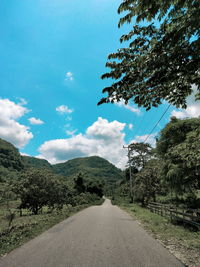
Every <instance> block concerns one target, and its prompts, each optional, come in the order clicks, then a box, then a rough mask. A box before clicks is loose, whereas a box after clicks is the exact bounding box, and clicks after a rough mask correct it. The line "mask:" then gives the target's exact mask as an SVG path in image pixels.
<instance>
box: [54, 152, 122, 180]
mask: <svg viewBox="0 0 200 267" xmlns="http://www.w3.org/2000/svg"><path fill="white" fill-rule="evenodd" d="M52 166H53V170H54V172H55V173H57V174H61V175H64V176H67V177H72V176H74V175H76V174H77V173H79V172H82V173H83V174H85V175H86V176H87V177H88V178H97V179H103V180H106V181H108V180H109V181H113V182H114V181H117V180H120V179H121V178H122V171H121V170H120V169H118V168H117V167H115V166H114V165H113V164H111V163H110V162H109V161H107V160H106V159H103V158H101V157H98V156H92V157H85V158H76V159H72V160H68V161H67V162H64V163H59V164H55V165H52Z"/></svg>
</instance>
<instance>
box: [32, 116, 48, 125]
mask: <svg viewBox="0 0 200 267" xmlns="http://www.w3.org/2000/svg"><path fill="white" fill-rule="evenodd" d="M28 120H29V122H30V124H33V125H41V124H44V122H43V121H42V120H40V119H36V118H34V117H31V118H29V119H28Z"/></svg>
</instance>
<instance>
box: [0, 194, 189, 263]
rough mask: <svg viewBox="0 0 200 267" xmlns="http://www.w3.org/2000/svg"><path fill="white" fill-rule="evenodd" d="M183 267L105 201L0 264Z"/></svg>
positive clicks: (124, 214) (37, 239)
mask: <svg viewBox="0 0 200 267" xmlns="http://www.w3.org/2000/svg"><path fill="white" fill-rule="evenodd" d="M132 266H134V267H183V266H184V265H183V264H182V263H180V262H179V261H178V260H177V259H176V258H175V257H174V256H172V255H171V254H170V253H169V252H168V251H167V250H166V249H165V248H164V247H163V246H162V245H161V244H160V243H159V242H157V241H156V240H155V239H153V238H152V237H151V236H150V235H148V234H147V233H146V232H145V230H144V229H142V228H141V227H140V226H139V224H138V223H137V221H134V219H133V218H132V217H130V216H129V215H128V214H127V213H126V212H124V211H122V210H121V209H119V208H118V207H116V206H113V205H111V203H110V200H108V199H106V200H105V202H104V204H103V205H102V206H93V207H90V208H87V209H85V210H83V211H81V212H79V213H77V214H75V215H74V216H72V217H70V218H68V219H67V220H65V221H63V222H61V223H59V224H57V225H55V226H54V227H53V228H51V229H50V230H48V231H46V232H44V233H43V234H41V235H40V236H38V237H36V238H35V239H33V240H31V241H29V242H28V243H26V244H25V245H23V246H21V247H20V248H18V249H16V250H14V251H12V252H11V253H10V254H8V255H7V256H5V257H4V258H3V259H1V260H0V267H132Z"/></svg>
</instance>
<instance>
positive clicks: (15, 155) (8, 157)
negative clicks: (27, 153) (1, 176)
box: [0, 138, 24, 171]
mask: <svg viewBox="0 0 200 267" xmlns="http://www.w3.org/2000/svg"><path fill="white" fill-rule="evenodd" d="M0 167H1V168H6V169H9V170H14V171H21V170H22V169H23V168H24V164H23V161H22V157H21V155H20V153H19V151H18V149H17V148H16V147H15V146H13V145H12V144H11V143H9V142H7V141H5V140H3V139H1V138H0Z"/></svg>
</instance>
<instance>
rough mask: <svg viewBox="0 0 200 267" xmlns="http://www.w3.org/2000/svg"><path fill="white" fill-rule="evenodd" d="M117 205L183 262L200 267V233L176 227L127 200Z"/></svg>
mask: <svg viewBox="0 0 200 267" xmlns="http://www.w3.org/2000/svg"><path fill="white" fill-rule="evenodd" d="M115 204H117V205H118V206H120V207H121V208H122V209H124V210H125V211H127V212H128V213H129V214H130V215H131V216H133V217H134V218H137V219H138V221H139V222H140V223H141V224H142V226H143V228H145V229H146V230H147V231H148V232H149V233H150V234H151V235H153V236H154V237H155V238H156V239H158V240H160V241H161V242H162V243H163V244H164V246H166V247H167V248H168V249H169V250H170V251H171V252H172V253H173V254H174V255H175V256H177V257H178V258H179V259H180V260H182V262H184V263H185V264H187V265H188V266H200V231H192V230H190V229H188V228H184V227H183V226H179V225H174V224H172V223H171V222H170V220H169V219H167V218H165V217H162V216H161V215H158V214H155V213H152V212H151V211H149V210H148V209H145V208H142V207H141V206H139V205H137V204H130V203H127V202H126V201H125V200H123V201H122V200H120V201H118V203H117V202H116V201H115Z"/></svg>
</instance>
